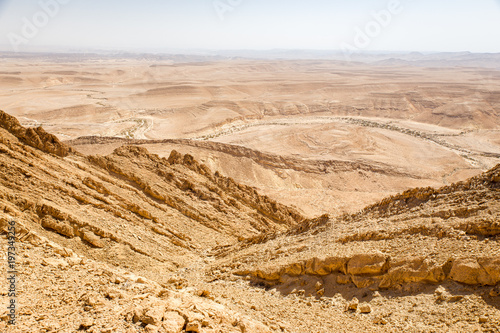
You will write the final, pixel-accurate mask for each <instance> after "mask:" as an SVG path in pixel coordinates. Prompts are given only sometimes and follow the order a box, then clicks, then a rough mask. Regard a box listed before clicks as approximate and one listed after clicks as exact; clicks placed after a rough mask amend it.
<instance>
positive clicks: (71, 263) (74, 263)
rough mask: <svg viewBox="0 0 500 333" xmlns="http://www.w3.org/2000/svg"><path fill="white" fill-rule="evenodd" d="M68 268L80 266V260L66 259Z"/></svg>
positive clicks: (76, 258)
mask: <svg viewBox="0 0 500 333" xmlns="http://www.w3.org/2000/svg"><path fill="white" fill-rule="evenodd" d="M66 261H67V262H68V264H69V265H70V266H76V265H80V264H81V263H82V258H79V257H69V258H67V259H66Z"/></svg>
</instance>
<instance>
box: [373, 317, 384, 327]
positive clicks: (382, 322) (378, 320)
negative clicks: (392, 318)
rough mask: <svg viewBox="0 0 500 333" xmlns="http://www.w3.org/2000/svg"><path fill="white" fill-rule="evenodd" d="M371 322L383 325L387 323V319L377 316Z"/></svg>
mask: <svg viewBox="0 0 500 333" xmlns="http://www.w3.org/2000/svg"><path fill="white" fill-rule="evenodd" d="M373 323H374V324H375V325H385V324H387V320H386V319H385V318H383V317H377V318H375V319H374V320H373Z"/></svg>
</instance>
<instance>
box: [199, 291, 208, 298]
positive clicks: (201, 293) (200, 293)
mask: <svg viewBox="0 0 500 333" xmlns="http://www.w3.org/2000/svg"><path fill="white" fill-rule="evenodd" d="M198 296H200V297H209V296H210V291H208V290H199V291H198Z"/></svg>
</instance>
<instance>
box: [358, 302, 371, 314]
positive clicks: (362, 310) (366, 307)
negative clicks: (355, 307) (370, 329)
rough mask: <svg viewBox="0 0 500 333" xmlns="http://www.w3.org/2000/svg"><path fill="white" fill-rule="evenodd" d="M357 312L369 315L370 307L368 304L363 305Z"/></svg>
mask: <svg viewBox="0 0 500 333" xmlns="http://www.w3.org/2000/svg"><path fill="white" fill-rule="evenodd" d="M359 312H361V313H370V312H372V307H371V306H370V304H368V303H363V304H361V305H360V306H359Z"/></svg>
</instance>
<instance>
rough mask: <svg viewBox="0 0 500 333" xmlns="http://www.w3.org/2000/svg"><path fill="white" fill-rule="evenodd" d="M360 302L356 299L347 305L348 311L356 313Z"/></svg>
mask: <svg viewBox="0 0 500 333" xmlns="http://www.w3.org/2000/svg"><path fill="white" fill-rule="evenodd" d="M358 305H359V300H358V299H357V298H356V297H354V298H353V299H352V300H351V301H350V302H349V303H347V306H346V311H356V310H357V309H358Z"/></svg>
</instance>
